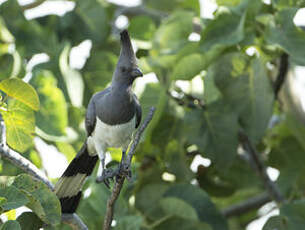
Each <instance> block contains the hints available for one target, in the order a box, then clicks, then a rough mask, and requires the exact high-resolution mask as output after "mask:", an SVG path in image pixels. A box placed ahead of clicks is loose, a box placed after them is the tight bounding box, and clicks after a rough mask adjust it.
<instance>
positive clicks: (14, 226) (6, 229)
mask: <svg viewBox="0 0 305 230" xmlns="http://www.w3.org/2000/svg"><path fill="white" fill-rule="evenodd" d="M0 230H21V227H20V224H19V223H18V222H17V221H15V220H9V221H6V222H5V223H4V224H3V225H1V228H0Z"/></svg>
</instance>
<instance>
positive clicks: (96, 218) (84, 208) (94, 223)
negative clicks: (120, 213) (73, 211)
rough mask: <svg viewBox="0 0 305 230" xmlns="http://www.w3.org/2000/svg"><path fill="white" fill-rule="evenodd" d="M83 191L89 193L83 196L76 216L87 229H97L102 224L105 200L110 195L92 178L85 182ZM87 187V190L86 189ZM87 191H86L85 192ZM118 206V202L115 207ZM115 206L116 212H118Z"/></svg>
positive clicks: (107, 190) (104, 187)
mask: <svg viewBox="0 0 305 230" xmlns="http://www.w3.org/2000/svg"><path fill="white" fill-rule="evenodd" d="M84 187H85V188H83V191H85V192H84V193H85V194H86V192H88V191H90V192H89V195H88V196H86V195H85V196H84V197H83V198H82V199H81V201H80V204H79V207H78V209H77V214H78V215H79V216H80V218H81V219H82V220H83V221H84V223H85V224H86V225H87V226H88V229H99V228H100V227H101V226H102V224H103V218H102V217H104V216H105V213H106V205H107V199H108V197H109V195H110V191H109V189H107V188H106V186H103V185H100V184H97V183H95V181H94V180H93V178H90V180H87V182H86V185H85V186H84ZM88 187H89V188H88ZM86 189H88V190H86ZM118 204H119V201H118V202H117V203H116V205H118ZM118 208H119V207H118V206H116V212H117V210H118Z"/></svg>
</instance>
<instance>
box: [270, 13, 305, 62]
mask: <svg viewBox="0 0 305 230" xmlns="http://www.w3.org/2000/svg"><path fill="white" fill-rule="evenodd" d="M297 10H298V9H297V8H289V9H285V10H282V11H280V12H278V13H277V14H276V16H275V21H276V22H275V23H276V24H275V25H274V24H273V23H269V27H268V30H267V31H266V33H265V39H266V41H267V42H268V44H269V45H277V46H279V47H281V48H282V49H283V50H284V51H285V52H287V53H288V54H289V55H290V57H291V59H292V60H293V61H294V62H296V63H297V64H299V65H305V32H304V31H303V30H302V29H301V28H298V27H296V26H295V24H294V23H293V18H294V15H295V14H296V12H297Z"/></svg>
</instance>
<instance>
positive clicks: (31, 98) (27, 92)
mask: <svg viewBox="0 0 305 230" xmlns="http://www.w3.org/2000/svg"><path fill="white" fill-rule="evenodd" d="M0 90H2V91H3V92H5V93H6V94H7V95H8V96H10V97H12V98H15V99H16V100H18V101H21V102H22V103H24V104H26V105H27V106H29V107H30V108H32V109H34V110H38V109H39V98H38V95H37V93H36V91H35V89H34V88H33V87H32V86H31V85H30V84H28V83H25V82H24V81H22V80H20V79H18V78H10V79H6V80H3V81H1V82H0Z"/></svg>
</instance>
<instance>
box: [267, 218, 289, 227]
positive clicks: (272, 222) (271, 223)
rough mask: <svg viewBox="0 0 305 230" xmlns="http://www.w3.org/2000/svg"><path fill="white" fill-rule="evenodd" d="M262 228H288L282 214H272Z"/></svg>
mask: <svg viewBox="0 0 305 230" xmlns="http://www.w3.org/2000/svg"><path fill="white" fill-rule="evenodd" d="M263 230H288V228H287V219H286V217H284V216H273V217H271V218H269V219H268V221H267V222H266V224H265V225H264V227H263Z"/></svg>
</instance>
